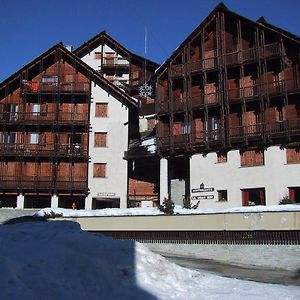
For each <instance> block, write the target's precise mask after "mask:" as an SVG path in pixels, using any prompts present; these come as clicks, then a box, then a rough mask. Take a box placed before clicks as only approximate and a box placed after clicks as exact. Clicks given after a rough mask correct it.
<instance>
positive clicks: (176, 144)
mask: <svg viewBox="0 0 300 300" xmlns="http://www.w3.org/2000/svg"><path fill="white" fill-rule="evenodd" d="M293 136H297V137H299V136H300V119H293V120H284V121H280V122H277V121H274V122H268V123H257V124H253V125H248V126H237V127H230V128H229V129H228V131H227V132H226V130H225V129H224V128H218V129H213V130H201V131H195V130H192V132H191V133H190V134H180V135H173V136H172V135H171V136H164V135H162V136H160V135H158V138H157V140H158V150H159V151H169V150H170V149H176V148H180V149H186V148H187V147H189V144H190V145H191V146H192V147H197V146H198V147H199V146H200V147H201V146H204V147H206V146H219V145H221V144H222V143H223V142H224V141H226V140H227V139H228V138H229V140H230V142H231V143H232V144H234V143H244V142H247V141H249V142H250V141H251V142H256V143H260V142H261V141H263V140H264V139H269V138H271V139H274V138H277V139H287V138H290V137H293Z"/></svg>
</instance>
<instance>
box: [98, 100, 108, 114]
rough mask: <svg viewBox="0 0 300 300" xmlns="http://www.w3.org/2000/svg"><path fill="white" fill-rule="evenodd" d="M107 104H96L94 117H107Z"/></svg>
mask: <svg viewBox="0 0 300 300" xmlns="http://www.w3.org/2000/svg"><path fill="white" fill-rule="evenodd" d="M107 109H108V103H96V111H95V117H107Z"/></svg>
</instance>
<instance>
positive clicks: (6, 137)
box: [2, 132, 16, 144]
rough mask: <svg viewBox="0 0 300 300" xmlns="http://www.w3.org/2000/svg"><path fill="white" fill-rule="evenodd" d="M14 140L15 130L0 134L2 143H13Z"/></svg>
mask: <svg viewBox="0 0 300 300" xmlns="http://www.w3.org/2000/svg"><path fill="white" fill-rule="evenodd" d="M15 142H16V133H15V132H11V133H8V132H5V133H3V136H2V143H3V144H14V143H15Z"/></svg>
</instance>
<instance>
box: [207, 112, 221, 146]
mask: <svg viewBox="0 0 300 300" xmlns="http://www.w3.org/2000/svg"><path fill="white" fill-rule="evenodd" d="M205 125H206V126H205V127H206V139H207V140H220V139H221V120H220V118H219V117H216V116H215V117H209V118H208V119H207V120H206V124H205Z"/></svg>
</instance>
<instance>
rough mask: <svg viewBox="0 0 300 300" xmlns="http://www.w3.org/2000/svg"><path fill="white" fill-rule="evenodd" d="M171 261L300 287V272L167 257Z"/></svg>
mask: <svg viewBox="0 0 300 300" xmlns="http://www.w3.org/2000/svg"><path fill="white" fill-rule="evenodd" d="M163 256H164V257H165V258H167V259H168V260H169V261H171V262H174V263H176V264H178V265H180V266H183V267H187V268H189V269H193V270H205V271H209V272H211V273H214V274H217V275H220V276H225V277H230V278H237V279H243V280H250V281H256V282H264V283H274V284H283V285H297V286H300V270H299V272H293V271H288V270H281V269H280V270H274V269H266V268H257V267H251V266H249V267H247V266H236V265H230V264H225V263H220V262H216V261H213V260H208V259H197V258H186V257H179V256H166V255H163Z"/></svg>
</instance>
